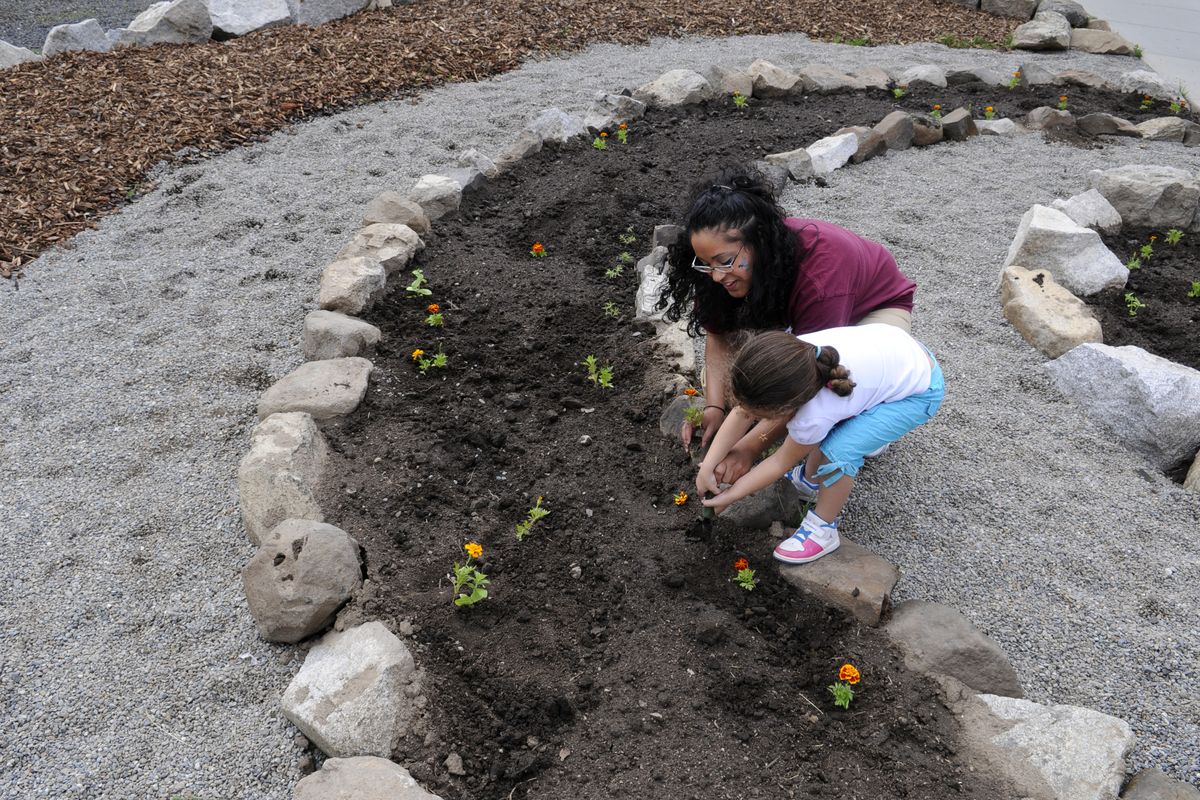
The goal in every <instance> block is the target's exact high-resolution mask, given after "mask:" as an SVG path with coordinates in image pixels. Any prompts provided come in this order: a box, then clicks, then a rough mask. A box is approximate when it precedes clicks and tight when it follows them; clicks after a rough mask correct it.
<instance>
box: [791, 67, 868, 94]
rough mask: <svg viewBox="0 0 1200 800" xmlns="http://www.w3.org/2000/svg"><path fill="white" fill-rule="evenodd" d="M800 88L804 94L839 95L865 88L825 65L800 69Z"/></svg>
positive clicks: (860, 83)
mask: <svg viewBox="0 0 1200 800" xmlns="http://www.w3.org/2000/svg"><path fill="white" fill-rule="evenodd" d="M800 86H801V88H802V90H803V91H804V93H805V94H839V93H841V92H853V91H858V90H860V89H864V88H866V87H865V86H864V85H863V83H862V82H861V81H859V80H858V79H857V78H854V77H852V76H850V75H847V74H846V73H844V72H842V71H841V70H837V69H834V68H833V67H830V66H826V65H825V64H810V65H808V66H806V67H802V68H801V69H800Z"/></svg>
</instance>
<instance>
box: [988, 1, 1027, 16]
mask: <svg viewBox="0 0 1200 800" xmlns="http://www.w3.org/2000/svg"><path fill="white" fill-rule="evenodd" d="M1037 5H1038V0H982V2H981V3H980V4H979V8H980V10H981V11H986V12H987V13H989V14H995V15H996V16H999V17H1013V18H1014V19H1029V18H1030V17H1032V16H1033V12H1034V11H1035V10H1037Z"/></svg>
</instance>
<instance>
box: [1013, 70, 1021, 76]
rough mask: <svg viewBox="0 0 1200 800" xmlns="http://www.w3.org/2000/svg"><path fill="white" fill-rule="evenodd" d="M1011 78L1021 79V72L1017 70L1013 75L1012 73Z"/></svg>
mask: <svg viewBox="0 0 1200 800" xmlns="http://www.w3.org/2000/svg"><path fill="white" fill-rule="evenodd" d="M1013 77H1014V78H1019V77H1021V70H1017V71H1016V72H1014V73H1013Z"/></svg>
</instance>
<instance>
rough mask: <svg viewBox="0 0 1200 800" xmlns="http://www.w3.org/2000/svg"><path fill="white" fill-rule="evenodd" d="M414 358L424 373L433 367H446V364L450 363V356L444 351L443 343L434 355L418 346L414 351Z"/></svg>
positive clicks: (418, 367)
mask: <svg viewBox="0 0 1200 800" xmlns="http://www.w3.org/2000/svg"><path fill="white" fill-rule="evenodd" d="M412 360H413V361H415V362H416V363H417V369H418V370H419V371H420V373H421V374H422V375H424V374H425V373H427V372H429V370H431V369H445V368H446V364H447V363H449V358H447V356H446V354H445V353H443V352H442V348H441V345H438V351H437V352H436V353H434V354H433V356H432V357H430V356H428V355H427V354H426V353H425V351H424V350H422V349H421V348H419V347H418V348H417V349H416V350H413V351H412Z"/></svg>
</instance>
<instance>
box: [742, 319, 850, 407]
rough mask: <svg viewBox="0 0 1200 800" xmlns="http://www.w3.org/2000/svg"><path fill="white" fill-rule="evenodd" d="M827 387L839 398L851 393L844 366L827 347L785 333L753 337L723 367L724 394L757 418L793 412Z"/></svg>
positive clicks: (834, 350)
mask: <svg viewBox="0 0 1200 800" xmlns="http://www.w3.org/2000/svg"><path fill="white" fill-rule="evenodd" d="M822 389H829V390H830V391H832V392H833V393H834V394H836V395H838V396H839V397H846V396H848V395H849V394H850V393H851V392H852V391H854V381H852V380H850V370H849V369H847V368H846V367H845V366H844V365H843V364H842V363H841V357H840V356H839V355H838V351H837V350H836V349H835V348H833V347H817V346H815V345H811V344H809V343H808V342H802V341H800V340H799V339H797V338H796V337H795V336H792V335H791V334H790V333H784V332H783V331H772V332H770V333H762V334H759V335H758V336H755V337H754V338H753V339H751V340H750V341H749V342H747V343H746V344H745V346H743V347H742V349H741V350H739V351H738V353H737V356H735V357H734V360H733V364H732V366H731V367H730V369H729V394H730V395H731V396H732V397H733V399H734V401H735V402H736V403H737V404H738V405H740V406H743V407H744V408H747V409H750V410H751V411H752V412H753V413H755V414H756V415H758V416H761V417H783V416H790V415H791V414H795V413H796V411H797V410H798V409H799V408H800V406H802V405H804V404H805V403H807V402H808V401H809V400H812V399H813V398H814V397H816V395H817V392H819V391H821V390H822Z"/></svg>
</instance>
